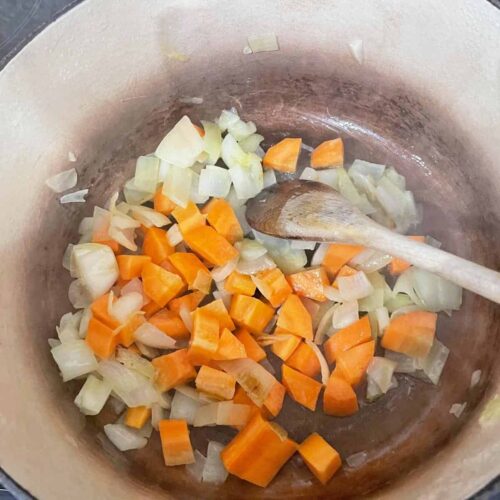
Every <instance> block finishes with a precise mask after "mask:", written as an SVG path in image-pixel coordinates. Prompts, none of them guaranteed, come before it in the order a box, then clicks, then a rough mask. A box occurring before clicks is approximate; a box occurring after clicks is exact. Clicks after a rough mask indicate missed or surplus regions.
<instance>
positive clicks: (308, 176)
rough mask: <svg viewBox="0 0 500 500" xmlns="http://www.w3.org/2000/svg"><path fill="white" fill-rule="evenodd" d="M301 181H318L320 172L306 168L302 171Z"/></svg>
mask: <svg viewBox="0 0 500 500" xmlns="http://www.w3.org/2000/svg"><path fill="white" fill-rule="evenodd" d="M299 179H301V180H303V181H316V182H317V181H318V170H316V169H314V168H311V167H306V168H305V169H304V170H302V172H301V174H300V176H299Z"/></svg>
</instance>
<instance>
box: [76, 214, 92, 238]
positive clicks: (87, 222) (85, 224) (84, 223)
mask: <svg viewBox="0 0 500 500" xmlns="http://www.w3.org/2000/svg"><path fill="white" fill-rule="evenodd" d="M93 227H94V218H93V217H84V218H83V219H82V220H81V221H80V225H79V226H78V234H87V233H91V232H92V228H93Z"/></svg>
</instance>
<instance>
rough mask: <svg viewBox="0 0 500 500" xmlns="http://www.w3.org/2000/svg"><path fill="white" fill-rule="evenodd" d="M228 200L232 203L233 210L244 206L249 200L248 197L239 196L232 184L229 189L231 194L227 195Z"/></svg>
mask: <svg viewBox="0 0 500 500" xmlns="http://www.w3.org/2000/svg"><path fill="white" fill-rule="evenodd" d="M226 201H227V202H228V203H229V204H230V205H231V207H232V208H233V210H236V209H237V208H240V207H242V206H243V205H245V203H246V202H247V200H246V199H240V198H238V195H237V194H236V191H235V189H234V186H231V189H230V190H229V194H228V195H227V196H226Z"/></svg>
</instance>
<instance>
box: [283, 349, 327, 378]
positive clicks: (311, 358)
mask: <svg viewBox="0 0 500 500" xmlns="http://www.w3.org/2000/svg"><path fill="white" fill-rule="evenodd" d="M286 364H287V365H288V366H291V367H292V368H295V369H296V370H298V371H299V372H301V373H303V374H304V375H307V376H308V377H312V378H314V377H315V376H316V375H318V374H319V372H320V371H321V367H320V364H319V360H318V356H316V353H315V352H314V350H313V349H312V347H310V346H309V345H308V344H306V343H305V342H301V343H300V345H299V346H298V347H297V349H295V351H293V353H292V355H291V356H290V357H289V358H288V359H287V360H286Z"/></svg>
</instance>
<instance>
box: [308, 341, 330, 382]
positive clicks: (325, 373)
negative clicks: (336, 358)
mask: <svg viewBox="0 0 500 500" xmlns="http://www.w3.org/2000/svg"><path fill="white" fill-rule="evenodd" d="M305 343H306V344H307V345H308V346H309V347H310V348H311V349H312V350H313V351H314V354H316V357H317V358H318V361H319V366H320V368H321V383H322V384H323V385H326V384H328V379H329V377H330V370H329V369H328V363H327V362H326V359H325V357H324V356H323V353H322V352H321V351H320V350H319V347H318V346H317V345H316V344H315V343H314V342H312V341H311V340H309V339H305Z"/></svg>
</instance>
